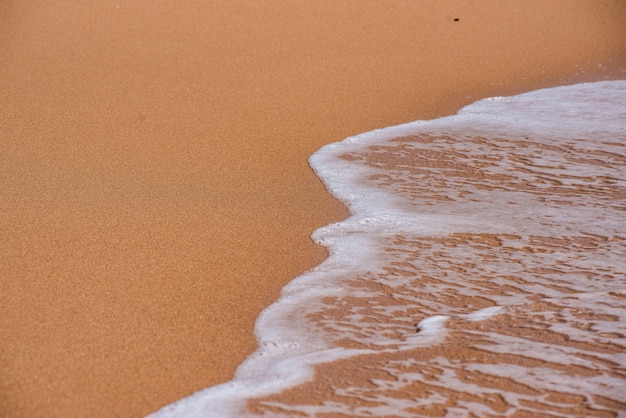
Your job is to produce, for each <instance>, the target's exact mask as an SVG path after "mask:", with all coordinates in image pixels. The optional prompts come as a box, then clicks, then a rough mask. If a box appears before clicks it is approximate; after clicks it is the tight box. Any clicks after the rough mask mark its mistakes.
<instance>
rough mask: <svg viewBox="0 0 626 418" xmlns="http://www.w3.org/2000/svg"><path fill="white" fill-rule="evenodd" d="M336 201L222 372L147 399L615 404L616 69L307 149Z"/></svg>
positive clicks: (623, 291)
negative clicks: (224, 378)
mask: <svg viewBox="0 0 626 418" xmlns="http://www.w3.org/2000/svg"><path fill="white" fill-rule="evenodd" d="M309 161H310V165H311V167H312V168H313V170H314V171H315V172H316V174H317V175H318V176H319V177H320V178H321V179H322V181H323V182H324V184H325V185H326V188H327V189H328V191H329V192H330V193H332V194H333V195H334V196H335V197H337V198H338V199H340V200H341V201H342V202H344V204H345V205H346V206H347V207H348V209H349V211H350V214H351V216H350V217H349V218H348V219H346V220H344V221H342V222H338V223H335V224H331V225H328V226H325V227H323V228H320V229H319V230H317V231H315V232H314V233H313V235H312V238H313V240H314V241H315V242H316V243H318V244H320V245H324V246H325V247H327V248H328V250H329V253H330V255H329V257H328V258H327V259H326V260H325V261H324V262H323V263H322V264H320V265H319V266H317V267H316V268H314V269H313V270H311V271H309V272H307V273H305V274H303V275H302V276H300V277H297V278H296V279H294V280H293V281H292V282H290V283H289V284H288V285H287V286H286V287H285V288H284V289H283V290H282V292H281V295H280V298H279V299H278V300H277V301H276V302H275V303H274V304H272V305H271V306H270V307H268V308H267V309H266V310H264V311H263V312H262V314H261V315H260V317H259V318H258V320H257V323H256V328H255V332H256V336H257V340H258V349H257V351H256V352H255V353H254V354H252V355H251V356H250V357H249V358H248V359H247V360H246V361H245V362H244V363H242V364H241V365H240V366H239V368H238V369H237V372H236V374H235V377H234V378H233V380H232V381H230V382H227V383H224V384H222V385H218V386H214V387H211V388H208V389H205V390H203V391H200V392H197V393H195V394H193V395H192V396H190V397H188V398H185V399H182V400H180V401H178V402H176V403H174V404H172V405H169V406H167V407H165V408H163V409H162V410H160V411H158V412H156V413H155V414H153V415H152V416H153V417H174V416H176V417H179V416H184V417H210V416H216V417H218V416H219V417H229V416H232V417H235V416H237V417H239V416H259V415H263V416H320V415H325V414H328V415H333V416H341V415H342V414H343V415H351V416H407V417H409V416H411V417H412V416H444V415H446V416H471V415H472V414H473V415H480V416H485V415H493V416H510V415H511V414H520V416H521V415H523V414H529V415H532V414H548V415H550V416H571V415H585V416H606V415H610V416H613V415H625V414H626V398H625V396H624V394H625V393H626V81H608V82H598V83H584V84H577V85H572V86H565V87H557V88H552V89H544V90H537V91H534V92H530V93H526V94H522V95H518V96H512V97H496V98H490V99H485V100H481V101H478V102H476V103H474V104H471V105H469V106H467V107H465V108H463V109H462V110H461V111H459V112H458V113H457V114H456V115H453V116H449V117H445V118H440V119H435V120H431V121H416V122H412V123H408V124H403V125H399V126H394V127H389V128H385V129H380V130H375V131H371V132H367V133H364V134H361V135H357V136H354V137H351V138H347V139H345V140H344V141H341V142H338V143H334V144H330V145H327V146H325V147H323V148H322V149H320V150H319V151H318V152H316V153H315V154H314V155H312V156H311V157H310V160H309Z"/></svg>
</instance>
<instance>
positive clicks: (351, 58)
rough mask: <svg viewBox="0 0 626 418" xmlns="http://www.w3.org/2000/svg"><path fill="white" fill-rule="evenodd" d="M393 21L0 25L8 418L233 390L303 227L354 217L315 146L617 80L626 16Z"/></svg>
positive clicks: (3, 398) (130, 18) (70, 15)
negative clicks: (481, 105)
mask: <svg viewBox="0 0 626 418" xmlns="http://www.w3.org/2000/svg"><path fill="white" fill-rule="evenodd" d="M396 4H397V7H390V8H386V7H383V6H379V5H377V4H376V3H375V2H372V3H368V4H367V5H364V6H362V9H363V10H362V11H359V12H357V11H355V10H354V9H353V8H351V7H349V6H348V5H347V4H345V5H343V6H341V5H336V6H333V5H332V3H329V4H328V5H327V7H326V8H324V7H322V6H318V7H317V8H316V7H313V6H289V5H288V4H283V3H280V2H276V3H272V5H273V6H274V7H273V8H272V7H270V8H268V9H263V10H255V7H252V6H251V7H249V8H248V9H245V10H239V9H236V8H234V7H228V6H219V5H204V4H202V2H198V3H197V4H195V3H190V4H189V5H188V6H186V7H182V6H181V7H180V8H179V9H177V10H176V11H175V12H172V10H170V9H169V5H167V4H166V5H160V6H154V7H152V8H150V9H149V10H146V9H143V8H142V7H141V6H140V5H137V4H130V5H126V6H125V7H126V8H125V9H124V8H114V7H109V6H106V5H100V6H97V7H96V6H94V7H93V8H92V9H88V10H87V9H84V8H83V9H81V8H79V7H73V6H72V5H70V4H69V3H68V4H63V5H60V6H58V7H54V8H52V9H50V10H48V9H47V8H46V7H48V6H45V5H42V6H41V7H40V8H34V9H28V8H27V6H13V9H10V10H5V18H6V19H8V18H11V19H12V20H11V22H17V23H15V24H14V25H8V26H5V27H4V29H3V30H1V32H0V40H1V41H2V42H4V43H5V44H7V42H9V41H12V42H14V43H13V44H12V45H15V46H14V47H13V48H14V49H10V54H8V55H9V56H8V59H7V65H6V66H5V68H3V69H2V70H0V71H1V72H0V74H2V77H1V78H0V79H1V80H3V81H2V82H0V87H1V89H0V91H1V92H2V99H3V102H4V103H11V104H12V107H11V109H7V111H6V112H5V115H4V116H3V130H2V133H1V135H2V139H3V143H4V144H6V145H5V147H6V150H3V151H4V152H3V153H2V155H3V157H2V158H3V160H2V164H1V165H0V166H1V167H4V168H3V171H2V173H0V174H2V176H1V177H0V178H2V179H3V180H2V184H1V190H3V193H4V196H3V199H2V206H1V212H0V213H1V215H2V216H1V218H2V219H3V221H2V222H3V223H2V225H1V227H2V230H3V231H6V238H5V241H4V243H3V244H2V246H3V247H2V259H1V263H2V271H3V273H2V277H1V278H0V290H1V293H2V295H3V299H2V302H3V303H2V308H1V309H2V311H1V314H0V318H2V323H1V324H0V325H1V327H0V329H2V330H3V331H2V334H1V335H0V337H1V339H2V340H3V343H2V358H1V362H0V368H1V369H0V373H2V374H3V376H6V379H3V382H2V383H0V385H1V386H0V406H1V408H2V410H3V411H5V413H6V414H8V415H11V416H80V415H91V416H100V415H101V416H111V415H124V416H140V415H145V414H147V413H150V412H153V411H155V410H157V409H158V408H160V407H162V406H165V405H167V404H168V403H171V402H173V401H175V400H177V399H179V398H181V397H183V396H186V395H188V394H190V393H192V392H194V391H196V390H199V389H202V388H205V387H207V386H210V385H214V384H217V383H220V382H223V381H226V380H228V379H229V378H230V376H231V375H232V372H233V370H234V369H235V367H236V366H237V365H238V364H239V363H240V362H241V361H242V360H243V359H244V358H245V357H246V356H247V355H248V354H249V353H251V352H252V351H253V350H254V348H255V346H256V343H255V341H254V336H253V335H252V326H253V323H254V320H255V319H256V317H257V316H258V313H259V312H260V311H261V310H262V309H263V308H264V307H265V306H267V305H268V304H270V303H271V302H272V301H273V300H275V299H276V297H277V295H278V292H279V291H280V289H281V288H282V286H284V285H285V284H286V283H287V282H289V281H290V280H291V279H293V278H294V277H296V276H297V275H299V274H300V273H302V272H303V271H305V270H307V269H309V268H312V267H314V266H315V265H317V264H318V263H319V262H321V261H322V260H323V259H324V257H325V250H324V249H323V248H321V247H316V246H314V245H313V244H312V243H311V242H310V240H309V238H308V236H309V234H310V233H311V232H312V231H313V230H315V229H316V228H317V227H320V226H322V225H325V224H328V223H330V222H332V221H334V220H338V219H341V218H342V217H344V215H345V214H346V211H345V209H344V208H343V207H342V206H341V205H340V204H339V203H338V202H336V201H334V200H332V199H331V198H330V197H329V196H328V195H326V192H325V191H324V189H323V187H322V185H321V183H320V181H319V180H318V179H317V178H316V177H315V176H314V175H313V173H312V172H311V170H310V169H309V167H308V165H307V164H306V158H307V157H308V156H309V155H310V154H311V153H313V152H314V151H315V150H316V149H317V148H319V147H321V146H322V145H324V144H326V143H329V142H335V141H339V140H341V139H342V138H344V137H346V136H350V135H352V134H355V133H359V132H365V131H368V130H371V129H374V128H376V127H383V126H390V125H395V124H397V123H400V122H404V121H408V120H415V119H432V118H435V117H439V116H443V115H445V114H450V113H454V112H456V110H458V108H460V107H462V106H463V105H465V104H468V103H471V102H474V101H476V100H478V99H479V98H482V97H488V96H494V95H511V94H516V93H521V92H523V91H528V90H535V89H538V88H541V87H550V86H555V85H559V84H571V83H575V82H582V81H595V80H600V79H605V77H608V78H626V64H625V61H626V56H625V54H624V51H625V49H626V48H625V46H624V40H625V39H626V29H624V28H626V24H624V25H621V26H620V23H624V22H623V21H622V22H619V21H618V19H616V18H614V17H615V16H617V15H618V13H616V11H617V10H618V8H619V7H622V9H623V7H624V6H622V5H621V4H619V2H602V3H596V2H584V1H581V2H577V3H576V4H575V5H571V2H559V3H554V4H550V5H543V4H542V3H541V2H537V3H536V4H533V5H532V6H531V5H526V6H524V7H521V6H519V7H518V6H511V9H510V10H504V11H503V10H497V11H494V10H489V9H490V8H489V7H488V6H485V9H484V10H483V9H481V10H470V9H469V8H467V9H463V8H459V7H458V6H455V5H453V4H452V3H447V2H446V3H443V5H439V6H432V9H428V12H424V10H423V9H424V7H422V8H420V9H419V10H417V7H416V6H412V5H411V4H410V2H406V3H402V2H399V3H396ZM597 4H600V6H597ZM172 6H173V4H172ZM194 7H195V8H197V9H194ZM596 7H598V8H599V10H597V13H598V16H599V17H597V18H591V17H588V16H589V10H588V8H596ZM459 9H461V10H459ZM600 9H601V10H600ZM541 12H543V14H541ZM548 12H551V13H552V15H559V16H561V18H562V20H561V21H560V22H565V23H562V24H558V22H557V23H556V24H555V23H554V22H553V21H552V19H551V18H550V16H551V14H550V13H548ZM171 13H173V16H172V14H171ZM534 13H537V16H535V14H534ZM50 16H52V18H51V17H50ZM428 16H430V18H428ZM528 16H532V17H533V18H534V19H535V20H532V21H530V22H528V21H525V20H524V19H523V17H528ZM603 17H604V18H606V19H604V20H603V19H602V18H603ZM609 17H610V18H614V21H613V20H611V19H609ZM286 18H289V19H286ZM455 18H459V21H458V22H456V21H454V19H455ZM334 19H341V22H342V23H343V26H339V27H338V26H337V23H336V21H335V20H334ZM207 20H209V21H210V22H209V23H210V24H209V23H207ZM137 21H141V22H142V26H140V28H139V29H137V25H136V22H137ZM276 21H280V22H283V23H282V26H280V27H278V28H275V27H274V26H275V25H274V24H275V22H276ZM68 22H74V24H73V25H69V24H68ZM550 22H552V23H553V24H554V26H552V27H550V31H549V33H547V34H545V33H542V35H539V32H538V31H537V30H536V29H537V27H544V26H545V25H547V24H548V23H550ZM609 22H613V23H614V26H613V27H610V25H609ZM18 23H19V24H18ZM485 24H492V25H493V26H492V27H485ZM394 25H395V26H394ZM573 26H576V27H573ZM190 27H191V28H193V30H190V29H188V28H190ZM364 27H365V30H364ZM390 27H391V28H393V29H389V28H390ZM415 27H419V28H420V31H419V32H416V33H415ZM28 28H39V29H38V30H39V31H38V32H37V31H31V30H29V29H28ZM505 29H506V36H504V35H503V38H504V39H500V40H496V39H494V34H497V33H500V31H504V30H505ZM603 31H606V33H605V32H603ZM502 33H504V32H502ZM399 39H402V40H403V42H399V43H398V44H397V45H396V43H397V42H398V40H399ZM334 41H336V42H334ZM220 42H221V43H222V44H224V43H226V45H227V46H226V47H220V46H219V45H220ZM207 45H212V47H210V48H209V47H207ZM503 45H507V46H508V48H510V49H509V50H507V51H501V48H502V46H503ZM472 46H473V48H474V49H472V48H471V47H472ZM220 48H221V49H220ZM418 50H421V51H424V52H423V55H420V54H414V51H418ZM76 51H80V53H78V54H77V53H76ZM230 51H236V53H235V54H233V53H231V52H230ZM259 51H261V52H259ZM455 51H456V52H455ZM459 51H462V52H463V54H460V53H459ZM203 54H204V55H203ZM437 54H439V55H437ZM415 55H417V56H415ZM462 55H463V56H462ZM465 55H467V56H465ZM425 57H427V58H428V59H426V58H425ZM468 57H469V58H468ZM484 59H489V60H491V63H487V62H482V61H481V60H484ZM470 64H473V65H470ZM598 64H601V65H602V67H598ZM463 66H466V67H463ZM251 68H253V70H251ZM459 68H467V70H465V71H462V72H460V71H459ZM137 69H141V71H138V70H137ZM363 69H366V70H367V71H363ZM490 71H491V72H490ZM207 74H210V76H206V75H207ZM389 74H393V77H392V76H389ZM505 84H507V85H508V84H510V85H509V86H508V87H503V86H504V85H505ZM470 96H471V97H470ZM85 138H88V139H89V140H88V141H86V140H85ZM129 138H132V140H129ZM294 197H295V198H294ZM268 237H271V241H269V242H268ZM268 247H269V248H268ZM16 277H20V278H22V279H21V280H20V281H17V280H16V279H15V278H16ZM207 341H210V342H211V344H210V345H209V346H207ZM234 352H236V353H237V354H236V355H234V354H233V353H234ZM218 365H219V367H217V366H218Z"/></svg>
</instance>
